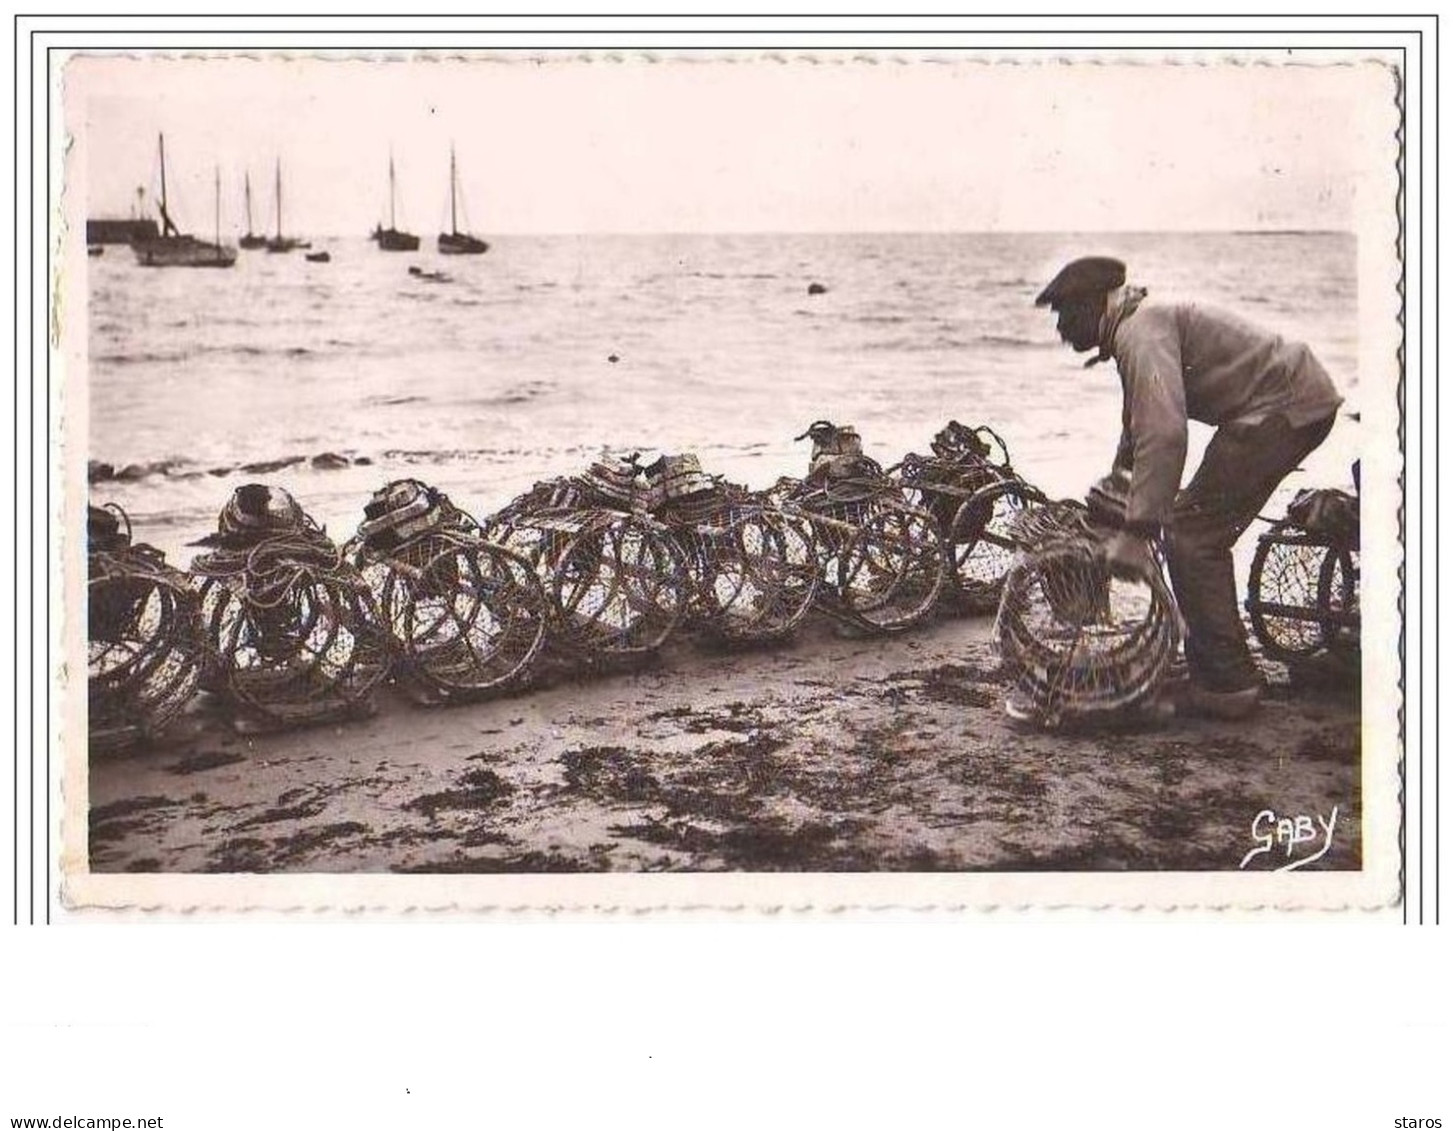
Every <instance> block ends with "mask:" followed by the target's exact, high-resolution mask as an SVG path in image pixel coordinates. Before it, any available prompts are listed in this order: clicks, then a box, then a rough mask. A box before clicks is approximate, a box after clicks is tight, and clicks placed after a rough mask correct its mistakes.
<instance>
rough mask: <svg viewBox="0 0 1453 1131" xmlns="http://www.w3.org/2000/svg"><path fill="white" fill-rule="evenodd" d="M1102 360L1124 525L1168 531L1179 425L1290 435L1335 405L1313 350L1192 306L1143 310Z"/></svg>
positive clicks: (1182, 453) (1179, 458)
mask: <svg viewBox="0 0 1453 1131" xmlns="http://www.w3.org/2000/svg"><path fill="white" fill-rule="evenodd" d="M1113 335H1114V338H1113V341H1112V342H1111V343H1110V347H1111V348H1110V353H1111V355H1112V356H1113V357H1114V358H1115V364H1116V366H1117V367H1118V368H1119V370H1120V383H1121V386H1122V387H1123V389H1124V393H1125V407H1124V414H1123V432H1122V435H1121V438H1120V449H1119V452H1118V453H1117V455H1116V460H1115V462H1116V464H1117V466H1120V467H1125V468H1128V469H1130V471H1131V480H1130V498H1129V503H1128V510H1127V515H1126V519H1127V525H1128V526H1129V527H1130V528H1131V529H1135V530H1142V531H1145V532H1150V531H1153V530H1154V529H1156V528H1158V527H1160V526H1163V525H1166V524H1168V523H1169V521H1170V517H1171V507H1172V504H1173V503H1174V501H1175V496H1176V491H1177V490H1178V489H1179V487H1180V481H1181V472H1182V470H1183V469H1184V467H1185V462H1186V422H1187V420H1198V421H1200V422H1202V423H1203V424H1212V425H1216V426H1218V427H1219V426H1221V425H1225V424H1256V423H1259V422H1260V421H1262V420H1265V419H1267V418H1268V417H1270V416H1274V415H1277V414H1280V415H1282V416H1284V417H1286V419H1287V421H1288V423H1289V424H1290V425H1291V426H1292V427H1293V428H1301V427H1305V426H1306V425H1309V424H1314V423H1317V422H1319V421H1322V420H1326V419H1327V418H1328V417H1330V416H1331V415H1332V414H1333V413H1334V412H1335V411H1336V410H1337V406H1338V405H1340V404H1341V403H1342V398H1341V396H1339V395H1338V393H1337V389H1336V387H1335V386H1334V385H1333V384H1332V379H1331V378H1330V377H1328V376H1327V371H1326V370H1325V369H1323V368H1322V365H1321V363H1320V362H1318V360H1317V359H1316V357H1314V356H1313V355H1312V351H1311V350H1310V349H1308V348H1307V347H1306V346H1305V345H1303V344H1302V343H1300V342H1289V341H1286V340H1285V339H1283V338H1281V337H1280V336H1278V335H1276V334H1272V333H1269V332H1267V331H1265V330H1262V329H1260V328H1259V327H1257V326H1254V325H1252V324H1251V323H1250V322H1247V321H1245V320H1244V319H1242V318H1239V317H1237V316H1236V315H1234V314H1229V313H1227V312H1226V311H1222V310H1216V309H1214V308H1212V307H1206V306H1199V305H1196V304H1194V303H1151V302H1145V303H1142V304H1141V305H1140V306H1139V307H1138V308H1136V309H1135V310H1134V312H1133V313H1130V314H1127V315H1126V317H1124V318H1123V319H1122V320H1121V321H1120V323H1119V325H1118V326H1116V327H1115V328H1114V330H1113Z"/></svg>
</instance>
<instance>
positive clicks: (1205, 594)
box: [1166, 414, 1335, 692]
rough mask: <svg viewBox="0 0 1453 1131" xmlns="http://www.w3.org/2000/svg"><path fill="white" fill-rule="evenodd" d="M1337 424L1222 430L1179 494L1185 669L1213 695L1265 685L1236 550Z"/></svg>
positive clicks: (1173, 531)
mask: <svg viewBox="0 0 1453 1131" xmlns="http://www.w3.org/2000/svg"><path fill="white" fill-rule="evenodd" d="M1334 419H1335V414H1334V415H1333V416H1328V417H1327V418H1326V419H1324V420H1319V421H1316V422H1315V423H1312V424H1308V425H1306V426H1304V427H1301V428H1293V427H1292V426H1291V424H1290V422H1289V421H1288V420H1287V418H1286V417H1284V416H1281V415H1273V416H1269V417H1267V418H1266V419H1264V420H1261V421H1258V422H1256V423H1254V424H1245V423H1235V422H1233V423H1229V424H1223V425H1222V426H1221V427H1220V428H1218V429H1217V430H1216V434H1215V435H1214V436H1213V437H1212V438H1211V442H1210V444H1208V445H1207V446H1206V454H1205V458H1204V459H1202V460H1201V466H1200V467H1199V468H1197V469H1196V474H1195V476H1194V477H1193V478H1192V479H1191V481H1190V483H1189V484H1187V486H1186V488H1185V489H1184V490H1183V491H1181V492H1180V493H1179V494H1178V495H1177V496H1176V500H1175V507H1174V510H1173V512H1172V517H1171V523H1170V529H1169V530H1168V531H1167V532H1166V533H1167V536H1166V557H1167V562H1168V565H1169V566H1170V578H1171V586H1172V588H1174V590H1175V595H1176V602H1177V603H1178V604H1179V605H1180V610H1181V615H1182V617H1184V618H1185V623H1186V664H1187V666H1188V667H1189V669H1190V675H1191V678H1192V680H1194V681H1195V682H1197V683H1198V684H1200V685H1201V686H1203V687H1205V688H1206V689H1207V690H1210V691H1222V692H1225V691H1241V690H1244V689H1246V688H1248V687H1254V686H1256V685H1258V684H1259V683H1260V682H1261V674H1260V672H1259V670H1258V669H1257V666H1256V663H1255V661H1254V660H1253V659H1252V658H1251V650H1250V649H1249V648H1248V647H1247V644H1246V629H1245V628H1244V627H1243V625H1242V623H1241V609H1240V602H1239V601H1238V599H1237V597H1238V594H1237V588H1236V573H1235V569H1234V566H1233V564H1232V558H1231V549H1232V547H1233V546H1234V545H1235V544H1236V541H1237V540H1238V539H1239V538H1240V537H1241V535H1242V534H1244V533H1245V532H1246V528H1247V527H1248V526H1250V525H1251V523H1252V521H1253V520H1254V519H1255V518H1256V516H1257V515H1258V514H1259V513H1260V512H1261V509H1262V508H1263V507H1264V506H1265V505H1266V501H1267V500H1268V499H1269V498H1270V497H1271V494H1272V492H1273V491H1275V490H1276V488H1277V485H1278V484H1279V483H1281V481H1282V480H1283V479H1285V478H1286V477H1287V475H1288V474H1289V473H1290V472H1292V471H1293V470H1295V469H1296V467H1297V465H1298V464H1300V463H1301V462H1302V460H1304V459H1306V457H1307V456H1308V455H1310V454H1311V453H1312V452H1313V451H1315V450H1316V448H1317V447H1318V445H1320V444H1321V443H1322V441H1323V440H1325V439H1326V438H1327V433H1329V432H1330V431H1331V430H1332V423H1333V420H1334Z"/></svg>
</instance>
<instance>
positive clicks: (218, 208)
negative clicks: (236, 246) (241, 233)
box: [213, 165, 222, 254]
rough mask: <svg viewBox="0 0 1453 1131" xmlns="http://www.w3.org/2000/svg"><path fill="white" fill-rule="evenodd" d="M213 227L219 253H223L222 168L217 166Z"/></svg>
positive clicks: (214, 187) (214, 182) (214, 186)
mask: <svg viewBox="0 0 1453 1131" xmlns="http://www.w3.org/2000/svg"><path fill="white" fill-rule="evenodd" d="M213 201H214V203H213V207H214V209H215V211H214V213H213V226H214V228H215V230H216V233H217V240H216V242H217V251H218V254H220V253H221V251H222V166H221V165H218V166H216V173H215V176H214V180H213Z"/></svg>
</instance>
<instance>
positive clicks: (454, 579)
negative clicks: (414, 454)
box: [346, 480, 550, 703]
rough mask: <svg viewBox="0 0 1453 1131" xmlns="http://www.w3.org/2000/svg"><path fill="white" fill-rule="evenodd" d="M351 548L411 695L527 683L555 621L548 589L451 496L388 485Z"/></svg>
mask: <svg viewBox="0 0 1453 1131" xmlns="http://www.w3.org/2000/svg"><path fill="white" fill-rule="evenodd" d="M346 551H347V553H348V556H349V558H350V560H351V561H352V562H353V564H354V565H355V566H356V567H357V568H358V570H359V572H360V573H361V574H362V575H363V577H364V579H365V580H366V581H367V583H368V586H369V589H370V591H371V592H372V594H373V598H374V602H375V604H376V607H377V608H378V611H379V616H380V620H381V623H382V624H383V626H384V628H385V629H386V630H387V631H388V633H389V636H390V638H391V640H392V643H393V648H394V653H395V657H396V660H395V665H396V670H397V673H398V677H399V683H400V686H401V687H403V688H404V689H405V690H406V691H407V692H408V693H409V694H410V695H411V696H412V697H413V698H415V699H417V700H419V701H421V702H427V703H433V702H459V701H464V700H468V699H472V698H478V697H480V696H483V695H486V694H490V693H497V692H502V691H505V690H508V689H511V688H515V687H518V686H520V685H522V684H524V683H525V682H527V681H528V679H529V677H530V675H531V674H532V671H533V669H534V665H535V663H536V661H537V660H538V658H539V657H540V654H541V652H542V649H543V645H544V642H545V638H546V632H547V626H548V622H549V619H550V618H549V601H548V598H547V597H546V595H545V591H544V589H543V588H542V586H541V585H540V582H539V579H538V578H537V577H536V576H535V572H534V570H533V569H532V568H531V566H530V564H529V562H527V561H526V560H525V559H524V558H522V557H520V556H519V555H518V554H514V553H511V552H510V551H509V550H506V549H504V548H502V547H500V546H496V545H492V544H490V543H489V542H486V541H485V540H484V538H483V537H482V535H481V533H480V531H479V527H478V525H477V524H476V523H475V522H474V520H473V519H472V518H470V517H469V516H468V515H467V514H465V513H464V512H463V511H461V510H459V508H457V507H455V506H454V505H453V504H452V503H451V502H450V501H449V500H448V499H447V498H446V497H445V496H444V495H442V494H441V493H439V492H438V491H436V490H434V489H433V488H431V487H429V486H427V485H426V484H423V483H419V482H418V481H416V480H399V481H396V482H394V483H390V484H388V485H386V486H385V487H383V488H382V489H380V490H379V491H378V492H376V493H375V494H374V497H373V499H372V500H370V502H369V503H368V505H367V506H366V507H365V519H364V522H363V524H362V525H361V526H360V528H359V531H358V534H357V535H355V536H354V538H353V539H352V540H351V541H350V542H349V544H348V546H347V547H346Z"/></svg>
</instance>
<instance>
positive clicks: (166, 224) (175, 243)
mask: <svg viewBox="0 0 1453 1131" xmlns="http://www.w3.org/2000/svg"><path fill="white" fill-rule="evenodd" d="M156 145H157V155H158V157H159V158H160V161H161V205H160V207H161V234H160V235H158V236H154V237H147V238H144V239H139V240H135V241H134V242H133V243H132V245H131V250H132V252H133V253H134V254H135V255H136V261H137V262H138V263H140V264H141V265H142V266H143V267H231V266H232V265H233V264H234V263H236V262H237V251H236V250H235V249H234V248H230V247H224V246H222V173H221V170H218V171H217V174H216V178H215V188H216V231H217V235H216V242H214V243H208V242H207V241H206V240H199V239H198V238H197V237H196V236H189V235H186V234H185V233H183V232H182V231H181V230H180V229H179V228H178V227H177V225H176V222H175V221H174V220H173V219H172V216H171V213H170V212H168V211H167V199H166V142H165V140H164V139H163V138H162V136H161V135H160V134H158V135H157V139H156Z"/></svg>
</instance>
